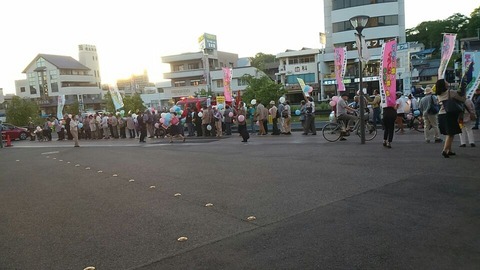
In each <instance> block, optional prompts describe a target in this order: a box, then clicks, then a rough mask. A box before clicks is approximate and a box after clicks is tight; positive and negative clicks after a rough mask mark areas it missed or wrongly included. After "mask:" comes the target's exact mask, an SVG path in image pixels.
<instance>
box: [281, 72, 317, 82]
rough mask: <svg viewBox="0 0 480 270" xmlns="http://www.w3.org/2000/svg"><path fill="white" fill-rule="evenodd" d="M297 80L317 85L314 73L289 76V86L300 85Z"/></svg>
mask: <svg viewBox="0 0 480 270" xmlns="http://www.w3.org/2000/svg"><path fill="white" fill-rule="evenodd" d="M297 78H300V79H303V81H304V82H305V83H307V84H308V83H315V74H314V73H307V74H296V75H289V76H287V83H288V84H298V80H297Z"/></svg>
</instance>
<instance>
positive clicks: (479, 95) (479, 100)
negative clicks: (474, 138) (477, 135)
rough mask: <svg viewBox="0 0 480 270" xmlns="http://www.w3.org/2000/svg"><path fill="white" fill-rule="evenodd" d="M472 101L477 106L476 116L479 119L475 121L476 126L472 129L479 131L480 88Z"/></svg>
mask: <svg viewBox="0 0 480 270" xmlns="http://www.w3.org/2000/svg"><path fill="white" fill-rule="evenodd" d="M472 101H473V104H474V105H475V114H476V116H477V119H476V120H475V125H474V126H473V128H472V129H478V124H479V121H480V88H478V89H477V90H475V94H473V97H472Z"/></svg>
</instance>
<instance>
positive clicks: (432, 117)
mask: <svg viewBox="0 0 480 270" xmlns="http://www.w3.org/2000/svg"><path fill="white" fill-rule="evenodd" d="M435 105H438V99H437V97H435V96H434V95H433V90H432V87H430V86H427V87H426V88H425V96H424V97H423V98H422V99H421V100H420V102H419V103H418V108H419V109H420V111H421V112H422V116H423V121H424V123H423V125H424V129H423V134H424V136H425V142H426V143H429V142H430V138H431V133H432V131H433V133H434V134H433V135H434V138H433V139H434V141H435V142H436V143H440V142H443V140H442V139H440V130H439V129H438V120H437V116H438V112H437V113H435V114H432V111H431V110H429V109H430V108H432V106H435Z"/></svg>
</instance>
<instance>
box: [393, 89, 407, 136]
mask: <svg viewBox="0 0 480 270" xmlns="http://www.w3.org/2000/svg"><path fill="white" fill-rule="evenodd" d="M396 94H397V102H396V103H397V119H396V120H395V124H396V125H397V127H400V133H403V132H404V130H403V118H405V113H408V112H406V111H405V110H406V109H407V106H408V105H407V101H406V100H405V98H404V97H403V96H402V92H397V93H396Z"/></svg>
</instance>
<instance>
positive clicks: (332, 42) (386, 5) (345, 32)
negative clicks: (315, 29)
mask: <svg viewBox="0 0 480 270" xmlns="http://www.w3.org/2000/svg"><path fill="white" fill-rule="evenodd" d="M404 5H405V3H404V0H373V1H372V0H357V1H345V0H325V1H324V12H325V30H326V46H325V51H324V53H322V54H321V55H320V67H319V72H320V80H321V91H320V93H321V94H320V95H321V98H322V99H323V98H326V97H327V96H330V97H331V96H333V95H335V94H336V80H335V74H334V70H335V68H334V49H335V48H336V47H347V68H346V72H345V77H344V83H345V86H346V91H347V92H349V93H350V94H351V95H352V96H353V95H354V93H355V92H356V91H357V90H358V89H359V85H358V83H359V75H360V73H359V70H358V66H359V65H358V56H359V55H358V50H357V45H356V41H355V33H356V31H355V29H354V28H353V27H352V26H351V24H350V18H352V17H355V16H358V15H367V16H369V17H370V19H369V21H368V24H367V26H366V27H365V29H364V30H363V32H362V35H363V36H364V39H365V41H366V44H367V48H368V51H369V54H370V55H371V58H370V61H369V62H368V63H367V65H366V66H364V69H363V72H364V74H363V85H362V88H366V89H367V91H368V93H372V92H373V90H374V89H378V87H379V82H378V79H379V77H378V74H379V68H380V62H379V59H380V56H381V49H382V45H383V43H385V42H386V41H388V40H391V39H397V42H398V44H400V43H405V42H406V38H405V7H404ZM400 68H401V67H400ZM406 87H407V88H409V87H408V86H406Z"/></svg>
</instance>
